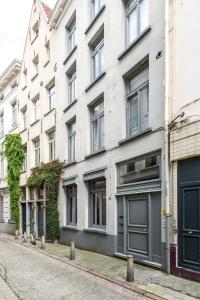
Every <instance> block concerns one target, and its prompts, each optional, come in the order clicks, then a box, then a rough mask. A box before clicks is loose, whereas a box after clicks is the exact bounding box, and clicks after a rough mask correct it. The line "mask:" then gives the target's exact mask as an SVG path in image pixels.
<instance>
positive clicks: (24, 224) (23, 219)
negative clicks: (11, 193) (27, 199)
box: [22, 203, 26, 233]
mask: <svg viewBox="0 0 200 300" xmlns="http://www.w3.org/2000/svg"><path fill="white" fill-rule="evenodd" d="M25 231H26V203H22V233H24V232H25Z"/></svg>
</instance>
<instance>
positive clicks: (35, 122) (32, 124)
mask: <svg viewBox="0 0 200 300" xmlns="http://www.w3.org/2000/svg"><path fill="white" fill-rule="evenodd" d="M39 121H40V119H37V120H35V121H34V122H33V123H31V125H30V126H31V127H32V126H34V125H35V124H37V123H38V122H39Z"/></svg>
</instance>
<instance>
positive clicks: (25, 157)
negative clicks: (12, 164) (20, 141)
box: [23, 145, 27, 171]
mask: <svg viewBox="0 0 200 300" xmlns="http://www.w3.org/2000/svg"><path fill="white" fill-rule="evenodd" d="M26 170H27V145H25V146H24V164H23V171H26Z"/></svg>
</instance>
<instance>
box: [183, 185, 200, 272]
mask: <svg viewBox="0 0 200 300" xmlns="http://www.w3.org/2000/svg"><path fill="white" fill-rule="evenodd" d="M180 200H181V201H180V227H179V235H180V236H179V251H180V257H179V259H180V265H181V266H183V267H186V268H189V269H194V270H198V271H200V185H199V186H192V185H190V186H188V187H181V199H180Z"/></svg>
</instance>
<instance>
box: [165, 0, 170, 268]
mask: <svg viewBox="0 0 200 300" xmlns="http://www.w3.org/2000/svg"><path fill="white" fill-rule="evenodd" d="M168 124H169V0H165V201H166V273H167V274H170V271H171V266H170V218H171V213H170V171H169V170H170V158H169V152H170V139H169V138H170V136H169V128H168Z"/></svg>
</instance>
